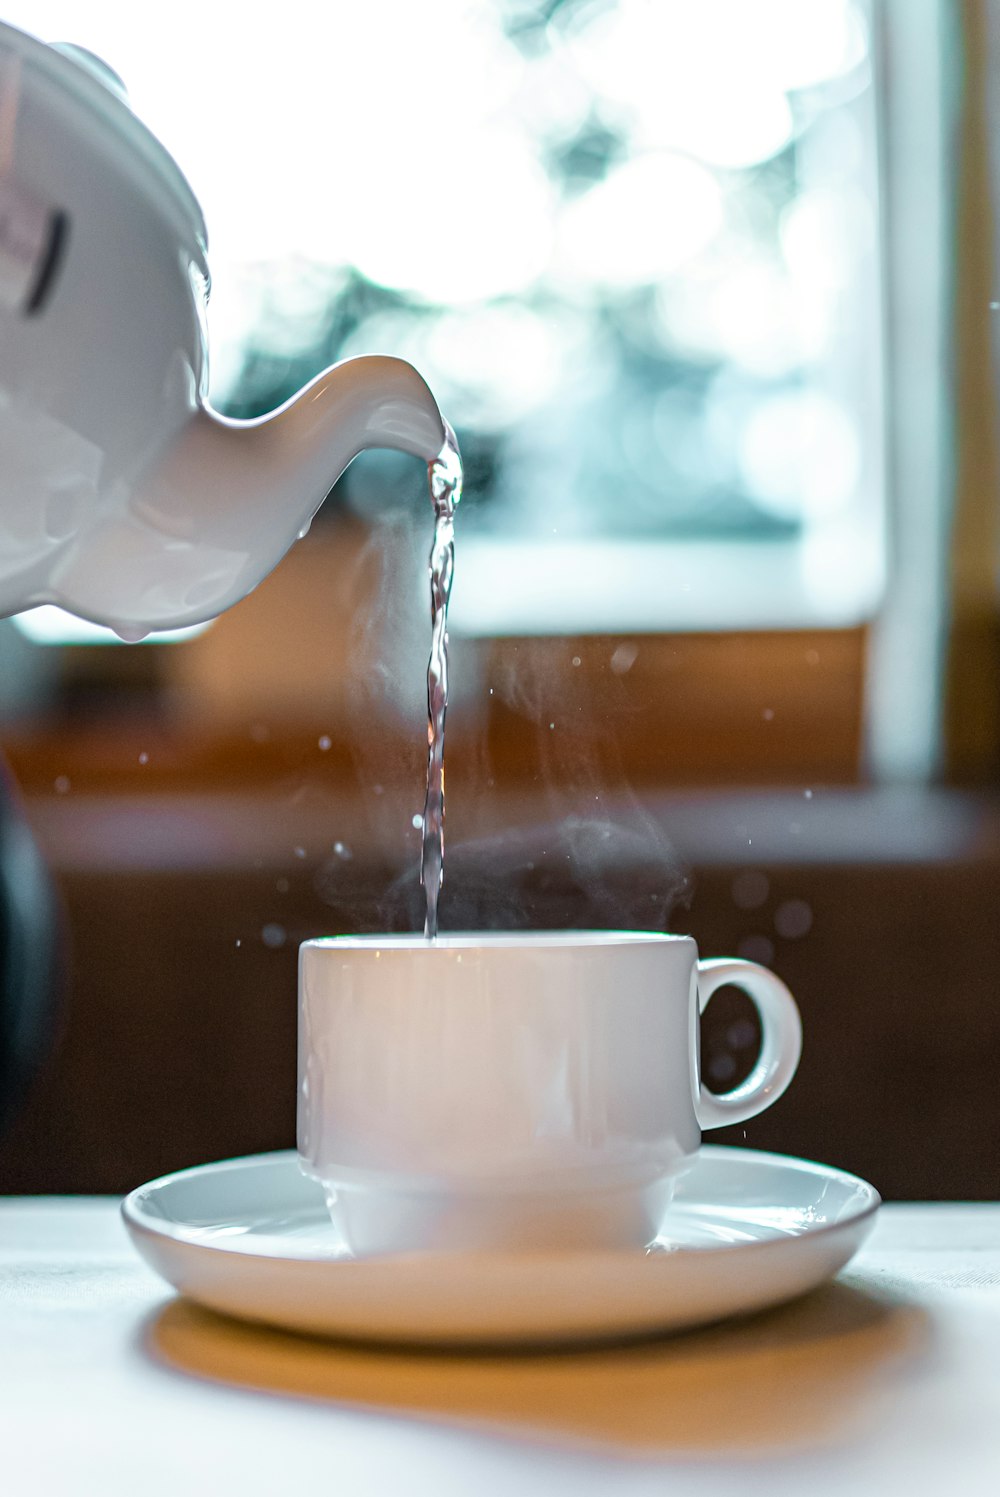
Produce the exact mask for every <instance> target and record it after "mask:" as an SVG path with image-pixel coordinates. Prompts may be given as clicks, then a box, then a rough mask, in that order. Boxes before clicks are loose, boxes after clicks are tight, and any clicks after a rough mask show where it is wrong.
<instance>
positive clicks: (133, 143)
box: [0, 21, 208, 251]
mask: <svg viewBox="0 0 1000 1497" xmlns="http://www.w3.org/2000/svg"><path fill="white" fill-rule="evenodd" d="M5 53H6V54H8V55H9V54H11V53H13V54H14V55H15V56H17V57H19V58H21V59H22V60H23V61H24V62H25V63H27V64H29V65H30V66H31V68H32V69H37V70H38V72H39V73H41V74H42V76H43V77H45V78H46V79H47V80H49V81H50V82H51V83H53V84H54V85H55V86H56V87H57V88H58V89H59V90H60V91H62V92H63V93H65V94H68V95H69V96H71V97H72V98H74V99H76V100H77V101H79V103H81V104H82V105H83V106H84V107H85V108H86V109H88V110H89V111H90V112H91V114H93V115H95V116H96V117H97V118H98V119H99V120H100V121H102V122H103V123H104V124H105V125H106V126H107V127H108V131H109V136H110V138H111V140H112V141H114V142H116V143H120V145H121V146H122V147H124V148H125V149H128V150H131V151H132V152H134V153H137V154H138V156H139V157H140V158H141V161H142V163H143V164H144V165H145V166H147V167H148V168H149V169H150V171H151V172H152V173H153V174H155V175H154V180H155V181H156V182H157V183H158V184H159V185H161V186H162V187H163V188H164V189H165V193H166V195H167V197H168V201H169V203H170V205H171V206H172V207H173V208H174V210H175V211H177V210H179V212H180V215H181V218H182V222H183V224H184V226H185V227H186V228H187V230H188V231H189V232H190V231H191V230H193V231H194V233H195V235H196V236H197V239H198V243H199V245H200V247H201V249H202V251H205V250H206V249H207V247H208V233H207V230H206V228H205V220H204V217H203V215H202V211H201V208H200V206H199V204H198V200H197V198H196V197H195V195H194V192H193V191H192V189H191V186H190V184H189V182H188V180H187V178H186V177H185V176H184V173H183V172H182V171H181V169H180V167H179V166H178V165H177V163H176V161H175V160H174V158H173V157H172V156H171V155H170V152H169V151H168V150H167V149H166V147H165V146H164V145H163V144H162V143H161V142H160V141H159V140H158V139H157V137H156V136H155V135H154V134H153V132H152V130H150V129H149V127H148V126H147V125H144V124H143V122H142V120H140V119H139V117H138V115H136V114H135V113H134V112H133V110H132V108H131V106H130V104H129V102H128V95H127V94H126V91H125V85H124V83H123V82H122V80H121V79H120V78H119V76H118V74H117V73H116V72H115V71H114V69H113V68H111V67H109V66H108V64H107V63H105V62H104V61H103V60H102V59H101V58H99V57H96V56H95V55H94V53H92V52H89V51H88V50H87V49H86V48H84V47H78V46H76V45H75V44H72V43H56V44H54V45H50V44H48V43H46V42H43V41H42V40H41V39H40V38H38V37H35V36H31V35H30V34H29V33H27V32H25V31H20V30H19V29H18V28H16V27H14V26H10V25H8V24H7V23H6V22H4V21H0V71H2V64H3V60H4V54H5Z"/></svg>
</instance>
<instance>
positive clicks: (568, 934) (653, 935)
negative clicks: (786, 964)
mask: <svg viewBox="0 0 1000 1497" xmlns="http://www.w3.org/2000/svg"><path fill="white" fill-rule="evenodd" d="M685 942H690V943H693V942H694V937H693V936H686V935H674V934H672V933H669V932H666V931H652V930H523V931H519V930H511V931H497V930H484V931H445V932H443V933H442V934H440V935H438V936H434V937H428V936H425V935H424V934H423V933H422V932H420V931H406V932H401V933H391V934H382V935H378V934H377V935H339V936H314V937H312V938H311V939H310V940H308V941H303V942H302V943H301V945H300V947H299V950H300V951H306V950H314V951H379V952H381V951H423V952H425V953H430V952H435V951H437V952H441V951H470V950H471V951H514V950H523V949H525V948H528V949H530V950H534V951H539V950H541V951H546V950H548V951H553V950H555V951H558V950H566V951H571V950H579V949H580V948H594V947H611V946H650V945H679V944H683V943H685Z"/></svg>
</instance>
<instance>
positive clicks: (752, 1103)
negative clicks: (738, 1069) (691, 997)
mask: <svg viewBox="0 0 1000 1497" xmlns="http://www.w3.org/2000/svg"><path fill="white" fill-rule="evenodd" d="M729 986H732V987H734V988H741V989H742V990H743V992H744V993H746V995H747V997H748V998H750V999H751V1001H752V1002H753V1005H754V1007H755V1008H756V1010H757V1012H758V1014H759V1015H760V1023H761V1043H760V1055H759V1056H758V1057H757V1064H756V1065H755V1066H754V1068H753V1070H752V1071H751V1072H750V1075H749V1076H748V1077H747V1078H746V1080H745V1081H741V1082H740V1084H739V1086H736V1087H734V1088H733V1090H732V1091H731V1092H723V1093H722V1094H721V1096H716V1095H715V1094H714V1093H713V1092H710V1091H709V1090H708V1088H707V1087H706V1086H705V1083H704V1082H703V1081H701V1079H700V1077H699V1086H700V1095H699V1098H698V1102H697V1105H696V1111H697V1114H698V1122H699V1124H700V1125H701V1127H702V1128H721V1127H723V1126H724V1125H725V1124H726V1123H742V1122H743V1121H744V1119H745V1118H752V1117H753V1116H754V1115H755V1114H756V1113H758V1112H763V1111H764V1108H765V1107H770V1105H771V1103H772V1102H775V1101H777V1099H778V1098H779V1097H780V1096H781V1094H782V1092H783V1091H784V1090H785V1088H786V1086H787V1085H788V1083H789V1082H790V1081H791V1079H792V1077H793V1076H794V1075H795V1068H796V1066H797V1065H798V1063H799V1056H800V1054H801V1053H802V1021H801V1019H800V1018H799V1011H798V1008H797V1007H796V1005H795V999H794V998H793V997H792V995H791V993H790V992H789V991H788V989H787V988H786V987H785V984H784V983H783V982H782V980H781V978H780V977H778V976H776V975H775V973H774V972H771V971H769V970H768V968H767V967H760V966H758V965H757V963H756V962H743V961H737V960H735V959H732V958H730V957H717V958H713V959H712V960H710V961H704V962H699V963H698V1012H699V1013H704V1012H705V1009H706V1008H707V1006H708V1001H709V999H710V998H711V997H712V994H713V993H715V992H717V991H718V989H719V988H723V987H729Z"/></svg>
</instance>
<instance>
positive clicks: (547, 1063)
mask: <svg viewBox="0 0 1000 1497" xmlns="http://www.w3.org/2000/svg"><path fill="white" fill-rule="evenodd" d="M728 984H732V985H734V986H736V987H739V988H742V989H743V990H744V991H745V992H746V993H747V994H748V995H749V996H750V998H751V999H752V1000H753V1002H754V1004H755V1005H756V1007H757V1009H758V1011H759V1013H760V1018H761V1024H762V1029H763V1039H762V1045H761V1053H760V1057H759V1059H758V1061H757V1064H756V1066H755V1067H754V1070H753V1072H752V1073H751V1075H750V1076H749V1077H748V1078H747V1080H746V1081H745V1082H743V1083H742V1084H741V1085H740V1086H738V1087H736V1088H735V1089H734V1090H733V1091H731V1092H727V1093H725V1094H723V1095H722V1096H715V1095H713V1094H712V1093H711V1092H709V1091H707V1090H706V1088H705V1087H704V1086H703V1084H702V1082H701V1079H700V1076H699V1064H698V1055H699V1046H698V1015H699V1013H700V1011H701V1010H702V1009H704V1007H705V1005H706V1004H707V1002H708V1000H709V998H710V997H711V996H712V994H713V993H714V992H715V991H716V990H717V989H718V988H720V987H722V986H723V985H728ZM800 1048H801V1025H800V1022H799V1015H798V1010H797V1009H796V1006H795V1003H794V1000H793V999H792V996H791V994H790V993H789V991H788V989H787V988H786V987H785V985H784V983H783V982H782V981H781V980H780V978H778V977H776V976H775V975H774V973H773V972H769V971H768V970H767V969H766V968H765V967H759V966H757V965H756V964H755V963H753V962H744V961H730V960H716V961H702V962H699V960H698V952H697V947H696V946H695V943H694V941H693V940H692V939H691V938H690V937H689V936H667V935H654V934H647V933H637V932H626V931H622V932H618V931H586V932H576V931H568V932H537V933H517V934H503V935H500V934H493V933H488V934H482V935H447V936H442V937H439V938H438V940H436V941H433V942H431V941H427V940H425V939H424V937H422V936H412V935H411V936H338V937H331V938H327V939H323V940H316V941H306V942H305V943H304V945H303V946H302V948H301V950H300V955H299V1099H298V1143H299V1155H300V1160H301V1163H302V1167H303V1169H304V1170H305V1172H306V1173H307V1174H309V1175H311V1176H313V1177H314V1178H315V1179H317V1180H319V1181H320V1182H321V1183H322V1184H323V1186H324V1188H325V1190H326V1192H327V1199H328V1201H329V1204H330V1210H331V1214H332V1216H333V1219H334V1222H335V1224H336V1225H337V1227H338V1229H339V1230H340V1232H341V1233H342V1234H343V1237H344V1239H345V1241H346V1242H347V1245H348V1246H349V1247H350V1248H351V1249H353V1251H355V1252H357V1253H372V1252H413V1251H422V1250H428V1249H433V1250H448V1251H465V1250H470V1249H490V1248H501V1249H510V1248H524V1249H534V1248H547V1247H556V1246H557V1247H561V1248H573V1247H582V1248H588V1249H592V1248H595V1247H602V1248H619V1247H621V1248H635V1247H642V1246H644V1245H645V1244H646V1243H648V1242H650V1241H651V1240H652V1239H653V1238H655V1237H656V1235H657V1232H658V1231H659V1229H660V1226H661V1223H662V1220H663V1217H664V1214H665V1212H666V1210H667V1208H668V1206H669V1204H670V1198H671V1195H672V1192H673V1187H674V1183H675V1181H676V1179H677V1177H678V1175H679V1174H681V1173H682V1172H683V1171H684V1170H685V1169H686V1168H687V1167H688V1166H689V1165H690V1164H691V1163H692V1162H693V1161H694V1158H695V1156H696V1154H697V1151H698V1147H699V1143H700V1139H701V1129H702V1128H714V1127H718V1126H719V1125H721V1124H724V1123H737V1122H740V1121H741V1120H742V1119H744V1118H749V1117H752V1116H753V1114H754V1113H757V1112H760V1111H762V1110H763V1109H764V1108H765V1107H767V1106H769V1105H770V1103H771V1102H773V1101H774V1100H775V1098H777V1097H779V1096H780V1095H781V1093H782V1092H783V1091H784V1089H785V1087H786V1086H787V1085H788V1083H789V1081H790V1080H791V1078H792V1076H793V1074H794V1072H795V1068H796V1065H797V1064H798V1059H799V1051H800Z"/></svg>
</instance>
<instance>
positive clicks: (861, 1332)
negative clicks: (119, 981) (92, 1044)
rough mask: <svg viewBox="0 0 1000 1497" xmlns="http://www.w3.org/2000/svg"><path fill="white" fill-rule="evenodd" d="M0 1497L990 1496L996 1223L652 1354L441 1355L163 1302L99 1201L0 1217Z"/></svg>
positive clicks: (906, 1223) (926, 1242) (958, 1214)
mask: <svg viewBox="0 0 1000 1497" xmlns="http://www.w3.org/2000/svg"><path fill="white" fill-rule="evenodd" d="M0 1436H2V1438H0V1492H2V1493H3V1494H4V1497H22V1494H23V1497H28V1494H30V1497H40V1494H42V1497H44V1494H47V1493H67V1494H73V1497H77V1494H80V1497H83V1494H90V1493H94V1494H97V1493H99V1494H101V1497H117V1494H118V1493H125V1492H128V1493H134V1494H142V1497H158V1494H160V1493H164V1494H166V1493H170V1494H172V1497H176V1494H192V1493H201V1492H205V1493H211V1494H213V1497H239V1494H243V1493H246V1494H251V1493H253V1494H256V1493H268V1494H282V1497H283V1494H286V1493H294V1492H303V1493H313V1492H316V1493H319V1492H331V1493H336V1494H338V1497H368V1494H377V1497H395V1494H399V1497H422V1494H428V1497H431V1494H432V1497H450V1494H456V1497H458V1494H461V1497H499V1494H504V1497H507V1494H514V1497H533V1494H535V1493H538V1494H544V1497H561V1494H563V1493H567V1494H569V1493H572V1494H573V1497H590V1494H596V1493H602V1494H603V1493H608V1492H613V1493H616V1494H618V1493H621V1494H624V1497H647V1494H648V1497H653V1494H656V1497H663V1494H675V1493H683V1494H688V1493H690V1494H698V1497H714V1494H717V1493H718V1494H726V1497H731V1494H734V1493H736V1494H747V1497H750V1494H757V1493H761V1494H763V1493H767V1494H769V1497H770V1494H777V1493H789V1494H791V1493H795V1494H796V1497H800V1494H808V1497H825V1494H834V1493H836V1494H837V1497H844V1494H852V1497H853V1494H859V1497H866V1494H868V1493H871V1494H878V1497H893V1494H896V1493H899V1494H903V1493H905V1494H906V1497H914V1494H921V1493H924V1492H947V1493H949V1494H952V1493H955V1494H957V1493H961V1494H962V1497H975V1494H979V1493H983V1494H994V1493H998V1492H1000V1206H889V1207H886V1208H884V1209H883V1211H882V1213H881V1216H880V1220H879V1223H878V1225H877V1227H876V1230H875V1233H874V1235H873V1237H872V1239H871V1241H870V1245H869V1246H868V1247H867V1248H866V1250H865V1251H864V1252H863V1253H862V1254H861V1255H860V1256H859V1257H858V1258H857V1259H855V1261H854V1263H852V1264H851V1265H850V1267H849V1268H848V1269H847V1270H846V1271H845V1273H844V1274H843V1275H842V1276H841V1277H840V1279H839V1280H838V1281H837V1282H836V1283H834V1284H831V1285H829V1286H828V1287H826V1288H824V1289H822V1290H820V1291H818V1292H817V1293H815V1294H813V1295H810V1296H809V1297H807V1298H806V1299H804V1300H801V1301H799V1302H798V1303H797V1304H794V1305H790V1306H787V1307H785V1308H783V1309H780V1310H777V1311H773V1312H770V1313H769V1314H766V1315H762V1316H758V1317H756V1318H754V1319H753V1320H750V1321H747V1322H744V1323H739V1324H736V1323H734V1324H731V1325H728V1326H719V1327H715V1328H713V1329H710V1330H706V1331H698V1332H694V1333H689V1334H687V1335H683V1336H676V1337H673V1338H666V1339H664V1340H662V1341H658V1342H656V1343H646V1344H641V1345H633V1346H630V1347H624V1348H615V1349H603V1350H596V1351H587V1352H573V1353H571V1354H565V1355H556V1354H551V1353H549V1354H546V1355H533V1356H532V1355H524V1356H509V1355H508V1356H501V1355H497V1356H490V1357H484V1356H455V1355H448V1354H440V1355H437V1354H432V1353H427V1352H423V1353H419V1354H415V1353H412V1352H405V1351H384V1350H368V1349H364V1348H357V1347H344V1346H338V1345H333V1344H326V1343H321V1342H310V1341H307V1340H304V1339H298V1338H296V1337H293V1336H288V1335H284V1334H281V1333H278V1332H269V1331H262V1330H255V1329H252V1328H250V1327H246V1326H242V1325H238V1324H236V1323H229V1322H225V1321H223V1320H221V1319H217V1318H215V1317H212V1316H210V1315H208V1314H206V1313H203V1312H201V1311H199V1310H198V1309H197V1308H196V1307H194V1306H192V1305H190V1304H188V1303H187V1302H185V1301H182V1300H179V1299H177V1298H175V1297H174V1295H173V1294H172V1293H171V1291H170V1290H169V1289H167V1287H166V1286H165V1285H163V1284H162V1283H160V1281H159V1280H158V1279H156V1278H155V1277H154V1275H153V1274H152V1273H151V1272H150V1270H149V1269H147V1268H146V1267H145V1266H144V1265H143V1264H142V1263H141V1262H140V1261H139V1259H138V1258H137V1257H136V1256H135V1254H134V1252H133V1251H132V1249H131V1247H130V1245H129V1243H128V1240H127V1238H126V1236H125V1233H124V1231H123V1229H122V1227H121V1225H120V1223H119V1220H118V1216H117V1209H116V1205H115V1203H113V1202H111V1201H105V1200H78V1199H67V1200H51V1199H47V1200H9V1201H0Z"/></svg>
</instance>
